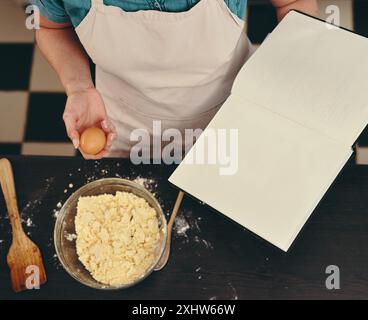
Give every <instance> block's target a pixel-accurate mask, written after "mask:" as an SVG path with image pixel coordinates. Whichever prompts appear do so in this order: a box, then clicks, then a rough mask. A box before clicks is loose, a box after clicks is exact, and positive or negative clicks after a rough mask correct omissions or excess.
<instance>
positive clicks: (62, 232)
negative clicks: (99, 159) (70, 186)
mask: <svg viewBox="0 0 368 320" xmlns="http://www.w3.org/2000/svg"><path fill="white" fill-rule="evenodd" d="M117 191H122V192H131V193H133V194H135V195H136V196H138V197H141V198H143V199H145V200H146V201H147V202H148V203H149V205H150V206H151V207H152V208H153V209H155V211H156V216H157V219H158V222H159V228H160V235H161V236H160V239H159V242H158V245H157V249H156V257H155V259H154V261H153V263H152V265H151V266H150V267H149V268H148V270H147V271H146V272H145V273H144V274H142V275H141V276H140V277H139V278H138V279H137V280H135V281H134V282H133V283H129V284H125V285H122V286H119V287H114V286H108V285H105V284H102V283H100V282H98V281H96V280H95V279H94V278H93V277H92V276H91V274H90V273H89V271H88V270H87V269H86V268H85V267H84V265H83V264H82V263H81V262H80V261H79V259H78V255H77V250H76V241H75V239H74V238H75V236H74V235H75V234H76V231H75V216H76V214H77V204H78V199H79V198H80V197H82V196H97V195H101V194H115V193H116V192H117ZM166 239H167V223H166V218H165V216H164V214H163V212H162V209H161V206H160V205H159V203H158V202H157V200H156V198H155V197H154V196H153V195H152V194H151V193H150V192H149V191H148V190H147V189H145V188H144V187H143V186H141V185H140V184H138V183H135V182H133V181H129V180H125V179H119V178H107V179H101V180H97V181H93V182H91V183H89V184H87V185H85V186H83V187H82V188H80V189H78V190H77V191H76V192H74V193H73V194H72V195H71V196H70V197H69V199H68V200H67V201H66V202H65V204H64V205H63V207H62V208H61V210H60V213H59V214H58V217H57V219H56V223H55V230H54V244H55V249H56V254H57V256H58V258H59V260H60V262H61V264H62V266H63V267H64V269H65V270H66V271H67V272H68V273H69V274H70V275H71V276H72V277H73V278H74V279H75V280H77V281H79V282H80V283H82V284H84V285H86V286H88V287H91V288H94V289H100V290H117V289H125V288H128V287H131V286H133V285H136V284H137V283H139V282H141V281H142V280H144V279H145V278H146V277H148V276H149V275H150V274H151V273H152V272H153V271H154V269H155V266H156V264H157V263H158V261H159V260H160V258H161V256H162V254H163V251H164V249H165V245H166Z"/></svg>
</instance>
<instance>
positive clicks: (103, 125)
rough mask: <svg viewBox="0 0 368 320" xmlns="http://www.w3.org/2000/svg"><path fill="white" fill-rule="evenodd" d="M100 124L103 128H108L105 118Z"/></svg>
mask: <svg viewBox="0 0 368 320" xmlns="http://www.w3.org/2000/svg"><path fill="white" fill-rule="evenodd" d="M101 126H102V128H103V129H108V125H107V121H106V120H104V121H102V122H101Z"/></svg>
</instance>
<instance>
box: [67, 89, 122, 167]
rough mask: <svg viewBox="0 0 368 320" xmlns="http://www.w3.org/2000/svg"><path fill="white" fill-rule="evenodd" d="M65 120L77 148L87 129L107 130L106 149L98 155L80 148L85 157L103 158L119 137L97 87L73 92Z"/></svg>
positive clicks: (68, 101) (69, 135) (69, 98)
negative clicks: (96, 127) (86, 152)
mask: <svg viewBox="0 0 368 320" xmlns="http://www.w3.org/2000/svg"><path fill="white" fill-rule="evenodd" d="M63 120H64V122H65V127H66V131H67V134H68V137H69V138H70V140H72V142H73V145H74V147H75V148H76V149H78V148H79V139H80V135H81V133H82V132H83V131H84V130H85V129H87V128H90V127H93V126H98V127H101V128H102V129H103V130H104V131H105V133H106V136H107V143H106V146H105V148H104V150H102V151H101V152H100V153H99V154H97V155H90V154H85V153H83V151H82V150H80V152H81V153H82V155H83V157H84V158H85V159H88V160H91V159H93V160H97V159H101V158H103V157H104V156H105V155H106V154H107V152H108V151H109V149H110V148H111V145H112V143H113V141H114V140H115V139H116V138H117V134H116V130H115V127H114V125H113V123H112V122H111V120H109V119H108V117H107V114H106V108H105V104H104V102H103V100H102V97H101V95H100V93H99V92H98V91H97V90H96V89H95V88H88V89H85V90H80V91H76V92H73V93H71V94H70V95H69V96H68V100H67V103H66V106H65V111H64V115H63Z"/></svg>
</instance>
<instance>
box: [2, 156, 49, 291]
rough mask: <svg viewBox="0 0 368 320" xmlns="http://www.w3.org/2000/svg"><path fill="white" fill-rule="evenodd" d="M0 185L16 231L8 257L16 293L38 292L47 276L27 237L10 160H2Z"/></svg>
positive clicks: (40, 258)
mask: <svg viewBox="0 0 368 320" xmlns="http://www.w3.org/2000/svg"><path fill="white" fill-rule="evenodd" d="M0 183H1V188H2V190H3V193H4V198H5V202H6V205H7V208H8V214H9V219H10V223H11V226H12V231H13V242H12V245H11V247H10V249H9V253H8V258H7V261H8V266H9V268H10V276H11V281H12V287H13V290H14V291H15V292H20V291H23V290H27V289H33V288H38V287H39V286H40V285H41V284H43V283H45V282H46V272H45V268H44V266H43V263H42V257H41V252H40V250H39V249H38V247H37V246H36V245H35V244H34V243H33V242H32V241H31V240H30V239H29V238H28V237H27V235H26V234H25V233H24V231H23V228H22V224H21V220H20V216H19V211H18V206H17V197H16V193H15V185H14V177H13V170H12V167H11V164H10V162H9V160H7V159H1V160H0Z"/></svg>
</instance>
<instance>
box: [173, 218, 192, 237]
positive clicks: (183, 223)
mask: <svg viewBox="0 0 368 320" xmlns="http://www.w3.org/2000/svg"><path fill="white" fill-rule="evenodd" d="M189 229H190V226H189V223H188V221H187V220H186V219H185V218H184V216H183V215H179V216H177V217H176V219H175V222H174V231H175V233H176V234H177V235H179V236H184V237H186V238H187V237H188V235H187V231H188V230H189Z"/></svg>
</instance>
